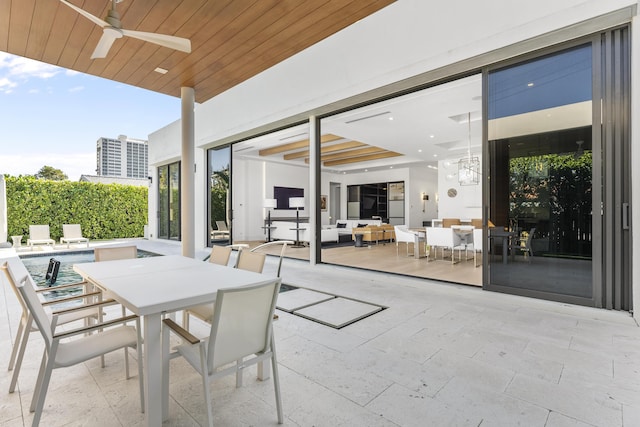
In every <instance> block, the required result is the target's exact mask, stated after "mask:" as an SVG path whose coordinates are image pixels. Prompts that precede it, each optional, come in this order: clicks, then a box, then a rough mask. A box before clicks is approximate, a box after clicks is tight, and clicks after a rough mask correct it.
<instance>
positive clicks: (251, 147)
mask: <svg viewBox="0 0 640 427" xmlns="http://www.w3.org/2000/svg"><path fill="white" fill-rule="evenodd" d="M481 111H482V79H481V75H479V74H478V75H474V76H470V77H466V78H463V79H459V80H456V81H453V82H449V83H445V84H441V85H439V86H435V87H432V88H429V89H425V90H422V91H419V92H415V93H411V94H408V95H404V96H401V97H397V98H394V99H390V100H388V101H383V102H380V103H377V104H373V105H369V106H366V107H362V108H359V109H356V110H352V111H348V112H345V113H342V114H338V115H335V116H331V117H328V118H325V119H323V120H322V121H321V131H322V134H334V135H339V136H342V137H344V138H346V140H355V141H360V142H363V143H366V144H369V145H373V146H377V147H381V148H384V149H387V150H390V151H395V152H398V153H402V154H404V156H400V157H392V158H386V159H381V160H375V161H369V162H360V163H352V164H347V165H341V166H332V167H331V168H323V170H325V171H335V172H355V171H357V172H360V171H364V169H368V170H370V171H371V170H375V169H380V168H388V167H389V166H390V165H394V166H395V165H408V164H414V163H423V164H424V162H427V163H426V164H431V165H434V166H435V165H437V161H438V160H453V159H455V160H457V159H458V158H460V157H462V156H465V155H467V153H468V150H469V146H470V147H471V151H472V154H479V153H480V148H481V141H482V120H481V119H482V117H481ZM469 114H470V115H471V126H470V127H469V125H468V120H467V118H468V116H469ZM307 138H308V126H307V125H302V126H297V127H295V128H290V129H286V130H283V131H279V132H275V133H272V134H269V135H265V136H262V137H258V138H255V139H252V140H249V141H245V142H242V143H239V144H236V145H234V148H233V151H234V156H242V157H244V158H256V159H258V158H259V159H261V160H267V159H266V158H264V157H262V158H261V157H260V156H259V155H258V150H260V149H264V148H268V147H272V146H274V145H281V144H284V143H289V142H295V141H298V140H303V139H307ZM339 142H342V140H341V141H335V142H332V144H333V143H339ZM268 160H270V161H277V162H278V161H281V162H284V163H286V164H293V163H294V162H292V161H285V160H283V159H282V154H279V155H275V156H269V157H268ZM296 162H297V164H300V165H301V166H302V165H305V164H304V160H302V159H301V160H298V161H296Z"/></svg>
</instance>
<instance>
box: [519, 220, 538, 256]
mask: <svg viewBox="0 0 640 427" xmlns="http://www.w3.org/2000/svg"><path fill="white" fill-rule="evenodd" d="M535 232H536V227H533V228H531V229H530V230H529V233H528V234H527V236H526V237H524V238H520V239H519V241H518V243H519V244H518V249H520V252H522V253H523V254H524V257H525V259H526V260H527V261H529V262H531V257H533V250H532V249H531V240H532V239H533V233H535ZM523 234H524V233H523Z"/></svg>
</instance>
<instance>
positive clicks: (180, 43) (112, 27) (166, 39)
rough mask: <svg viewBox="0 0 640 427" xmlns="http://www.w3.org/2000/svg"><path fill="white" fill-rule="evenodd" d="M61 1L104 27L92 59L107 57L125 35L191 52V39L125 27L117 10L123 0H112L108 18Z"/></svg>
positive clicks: (63, 0) (62, 0)
mask: <svg viewBox="0 0 640 427" xmlns="http://www.w3.org/2000/svg"><path fill="white" fill-rule="evenodd" d="M60 1H61V2H62V3H64V4H66V5H67V6H69V7H70V8H71V9H73V10H75V11H76V12H78V13H79V14H80V15H82V16H84V17H85V18H87V19H89V20H91V21H93V22H94V23H95V24H97V25H100V26H101V27H102V37H101V38H100V41H99V42H98V45H97V46H96V49H95V50H94V51H93V53H92V54H91V59H95V58H105V57H106V56H107V53H108V52H109V49H111V45H113V42H114V41H115V40H116V39H119V38H121V37H123V36H127V37H133V38H134V39H138V40H143V41H146V42H150V43H155V44H157V45H160V46H164V47H168V48H170V49H176V50H179V51H182V52H186V53H190V52H191V41H190V40H189V39H185V38H182V37H176V36H169V35H166V34H157V33H147V32H143V31H132V30H125V29H123V28H122V24H121V22H120V14H119V13H118V12H117V11H116V4H117V3H120V2H121V1H122V0H111V2H112V6H111V10H109V14H108V15H107V17H106V18H104V20H102V19H100V18H98V17H96V16H93V15H92V14H90V13H89V12H87V11H85V10H83V9H80V8H79V7H78V6H75V5H73V4H71V3H69V2H68V1H65V0H60Z"/></svg>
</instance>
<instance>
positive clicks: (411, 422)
mask: <svg viewBox="0 0 640 427" xmlns="http://www.w3.org/2000/svg"><path fill="white" fill-rule="evenodd" d="M366 407H367V408H368V409H370V410H371V411H374V412H375V413H377V414H379V415H380V416H382V417H384V418H387V419H389V420H391V421H393V422H394V423H396V424H397V425H399V426H403V427H425V426H439V427H441V426H442V427H445V426H452V427H453V426H455V427H477V426H479V425H480V424H481V422H482V419H481V418H480V417H475V416H471V417H469V416H468V414H463V413H458V412H457V411H456V410H455V408H452V407H450V406H449V405H447V404H445V403H443V402H441V401H438V400H436V399H432V398H431V397H428V396H425V395H423V394H420V393H416V392H415V391H413V390H410V389H407V388H405V387H402V386H400V385H398V384H394V385H392V386H391V387H389V388H388V389H386V390H385V391H384V392H383V393H381V394H380V395H379V396H377V397H376V398H375V399H374V400H373V401H372V402H371V403H369V404H368V405H367V406H366Z"/></svg>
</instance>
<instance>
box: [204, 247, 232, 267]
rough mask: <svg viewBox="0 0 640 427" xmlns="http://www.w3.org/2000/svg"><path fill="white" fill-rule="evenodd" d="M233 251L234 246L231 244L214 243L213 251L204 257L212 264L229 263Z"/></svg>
mask: <svg viewBox="0 0 640 427" xmlns="http://www.w3.org/2000/svg"><path fill="white" fill-rule="evenodd" d="M232 251H233V248H232V247H231V246H220V245H214V246H213V247H212V248H211V253H210V254H209V255H208V256H207V257H206V258H205V259H204V261H209V262H210V263H211V264H217V265H227V264H229V259H230V258H231V252H232Z"/></svg>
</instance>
